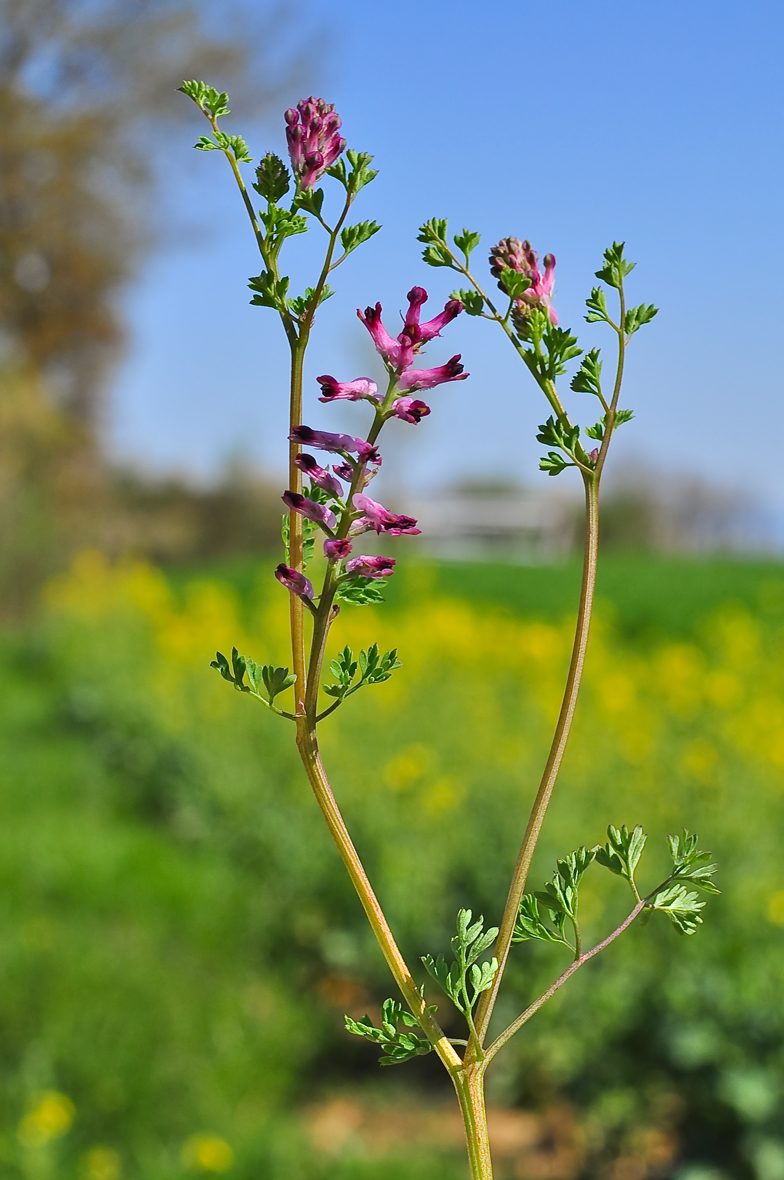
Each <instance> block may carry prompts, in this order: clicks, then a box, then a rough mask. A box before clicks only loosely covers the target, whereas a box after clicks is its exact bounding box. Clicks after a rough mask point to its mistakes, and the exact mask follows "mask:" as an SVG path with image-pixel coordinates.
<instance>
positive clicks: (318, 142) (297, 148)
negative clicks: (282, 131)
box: [284, 96, 346, 189]
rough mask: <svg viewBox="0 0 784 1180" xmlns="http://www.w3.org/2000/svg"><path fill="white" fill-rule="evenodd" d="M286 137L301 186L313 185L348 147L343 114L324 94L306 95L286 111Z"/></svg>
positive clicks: (292, 165) (308, 187)
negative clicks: (294, 106)
mask: <svg viewBox="0 0 784 1180" xmlns="http://www.w3.org/2000/svg"><path fill="white" fill-rule="evenodd" d="M284 118H285V120H286V141H287V143H288V149H289V156H290V158H291V167H292V170H293V172H294V175H295V176H296V178H297V183H298V184H299V187H300V188H301V189H311V188H313V186H314V185H315V184H316V183H317V182H318V181H319V180H320V179H321V177H322V176H323V175H324V173H325V172H326V171H327V169H328V168H331V167H332V165H333V164H334V163H335V161H336V160H337V158H338V156H339V155H340V154H341V152H342V151H343V150H344V148H345V146H346V141H345V139H343V138H342V137H341V136H340V135H338V131H339V130H340V124H341V120H340V115H338V114H337V113H336V111H335V107H334V106H333V104H332V103H328V102H324V99H323V98H313V97H312V96H311V97H310V98H303V99H302V101H301V102H298V103H297V107H296V110H295V109H294V108H293V107H292V108H290V109H289V110H287V111H286V114H285V116H284Z"/></svg>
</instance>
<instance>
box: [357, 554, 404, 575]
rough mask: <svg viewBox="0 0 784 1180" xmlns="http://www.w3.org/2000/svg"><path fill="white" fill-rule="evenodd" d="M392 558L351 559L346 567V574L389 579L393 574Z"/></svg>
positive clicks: (362, 557) (363, 557)
mask: <svg viewBox="0 0 784 1180" xmlns="http://www.w3.org/2000/svg"><path fill="white" fill-rule="evenodd" d="M394 565H395V559H394V557H366V556H365V555H361V556H360V557H352V559H351V561H350V562H349V563H348V564H347V566H346V573H347V574H359V576H360V577H362V578H390V577H391V576H392V574H393V573H394V572H395V571H394V569H393V568H392V567H393V566H394Z"/></svg>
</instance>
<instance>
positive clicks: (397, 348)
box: [357, 303, 414, 373]
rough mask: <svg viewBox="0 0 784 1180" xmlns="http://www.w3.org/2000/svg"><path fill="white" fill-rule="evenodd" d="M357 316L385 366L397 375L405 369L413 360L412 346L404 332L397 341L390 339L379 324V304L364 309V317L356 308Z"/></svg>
mask: <svg viewBox="0 0 784 1180" xmlns="http://www.w3.org/2000/svg"><path fill="white" fill-rule="evenodd" d="M357 315H358V316H359V318H360V319H361V320H362V323H363V324H364V325H365V327H366V328H367V330H368V332H369V333H370V338H371V340H372V341H373V344H374V345H375V347H376V352H378V353H380V354H381V356H382V357H383V358H384V360H385V361H386V362H387V364H389V365H390V366H391V367H392V368H393V369H394V370H395V372H397V373H402V371H403V369H407V368H408V366H409V365H410V364H411V362H412V361H413V359H414V345H413V343H412V341H411V339H410V338H409V337H408V336H407V335H405V333H404V332H401V333H400V336H398V338H397V340H393V339H392V337H391V336H390V335H389V332H387V330H386V328H385V327H384V325H383V324H382V323H381V304H380V303H377V304H376V306H375V307H366V308H365V314H364V315H363V314H362V312H361V311H360V310H359V308H357Z"/></svg>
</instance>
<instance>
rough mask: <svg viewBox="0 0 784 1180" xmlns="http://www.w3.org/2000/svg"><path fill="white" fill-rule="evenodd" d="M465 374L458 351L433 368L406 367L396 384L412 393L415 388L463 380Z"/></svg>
mask: <svg viewBox="0 0 784 1180" xmlns="http://www.w3.org/2000/svg"><path fill="white" fill-rule="evenodd" d="M467 376H468V373H464V372H463V366H462V365H461V364H460V353H459V352H458V353H457V355H456V356H453V357H450V358H449V360H448V361H447V362H446V364H445V365H436V366H435V368H433V369H408V370H407V371H406V372H405V373H401V375H400V378H399V380H398V386H399V387H400V388H401V389H405V390H406V391H407V392H408V393H414V392H415V391H416V390H417V389H434V388H435V387H436V385H445V384H446V383H447V381H465V379H466V377H467Z"/></svg>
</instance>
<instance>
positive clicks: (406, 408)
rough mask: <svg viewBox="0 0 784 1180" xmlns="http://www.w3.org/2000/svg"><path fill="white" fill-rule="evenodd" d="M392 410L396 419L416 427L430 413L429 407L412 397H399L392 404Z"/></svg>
mask: <svg viewBox="0 0 784 1180" xmlns="http://www.w3.org/2000/svg"><path fill="white" fill-rule="evenodd" d="M392 410H393V413H394V415H395V417H396V418H402V420H403V421H404V422H411V423H413V425H414V426H417V425H418V424H419V423H420V422H421V421H422V419H423V418H426V417H427V415H428V414H429V413H430V406H427V405H425V403H424V402H420V401H418V400H417V399H416V398H413V397H399V398H398V399H397V401H396V402H394V404H393V406H392Z"/></svg>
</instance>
